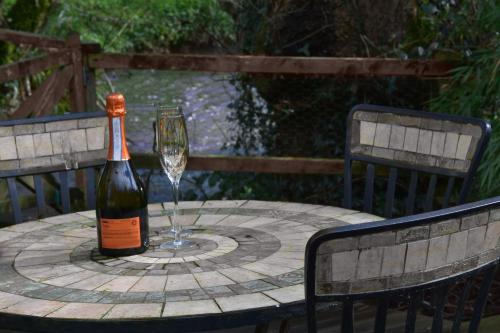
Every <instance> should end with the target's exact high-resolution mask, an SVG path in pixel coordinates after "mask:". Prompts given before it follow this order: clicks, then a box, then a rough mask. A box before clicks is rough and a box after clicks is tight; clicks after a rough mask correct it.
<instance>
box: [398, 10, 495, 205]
mask: <svg viewBox="0 0 500 333" xmlns="http://www.w3.org/2000/svg"><path fill="white" fill-rule="evenodd" d="M499 28H500V3H499V2H498V1H496V0H481V1H462V2H460V4H458V2H457V3H456V4H455V1H451V0H450V1H435V2H433V1H421V11H420V15H419V16H418V19H417V21H416V22H415V25H414V27H413V28H412V30H411V32H410V34H409V37H408V41H407V43H406V44H405V47H406V49H407V50H408V51H409V52H410V53H411V52H413V53H415V52H416V53H420V55H422V56H424V57H431V56H432V57H436V58H440V59H446V60H460V61H461V65H460V66H458V67H456V68H455V69H454V70H453V71H452V72H451V80H449V81H447V82H446V83H445V84H443V86H442V87H441V91H440V94H439V95H438V96H437V97H435V98H433V99H431V100H430V101H429V103H428V107H429V109H430V110H431V111H434V112H445V113H454V114H460V115H465V116H472V117H478V118H486V119H489V120H490V122H491V124H492V129H493V135H492V139H491V141H490V143H489V146H488V150H487V152H486V154H485V156H484V158H483V161H482V163H481V166H480V169H479V174H478V178H477V181H476V186H477V188H478V191H476V192H477V193H476V194H477V196H478V197H487V196H492V195H498V194H500V183H499V182H498V178H497V177H498V175H499V174H500V119H499V116H500V113H499V105H500V75H499V66H500V35H499ZM417 45H418V46H417Z"/></svg>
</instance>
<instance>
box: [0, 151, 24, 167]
mask: <svg viewBox="0 0 500 333" xmlns="http://www.w3.org/2000/svg"><path fill="white" fill-rule="evenodd" d="M16 154H17V152H16ZM19 168H20V164H19V161H18V160H10V161H2V160H1V156H0V170H16V169H19Z"/></svg>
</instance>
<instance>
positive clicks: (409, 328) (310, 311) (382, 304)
mask: <svg viewBox="0 0 500 333" xmlns="http://www.w3.org/2000/svg"><path fill="white" fill-rule="evenodd" d="M488 208H500V197H495V198H492V199H487V200H483V201H479V202H475V203H470V204H464V205H461V206H456V207H452V208H446V209H441V210H438V211H433V212H427V213H422V214H418V215H412V216H407V217H402V218H397V219H391V220H383V221H376V222H370V223H364V224H357V225H349V226H343V227H337V228H328V229H324V230H321V231H318V232H317V233H316V234H314V235H313V236H312V237H311V238H310V239H309V241H308V243H307V246H306V253H305V276H304V278H305V296H306V311H307V325H308V332H310V333H315V332H316V309H317V305H320V304H324V303H325V302H327V303H332V302H335V303H340V304H342V326H341V332H342V333H352V332H353V303H354V302H355V301H360V300H369V299H376V300H377V312H376V316H375V326H374V327H375V329H374V332H377V333H378V332H384V331H385V321H386V316H387V311H388V305H389V301H390V300H391V299H394V298H398V299H406V300H409V301H410V302H409V305H408V310H407V319H406V325H405V326H406V327H405V332H406V333H409V332H414V331H415V322H416V315H417V307H418V305H419V303H420V302H421V301H422V299H421V297H422V295H423V293H424V291H426V290H429V289H434V290H436V289H438V288H439V294H440V295H439V296H440V297H438V301H437V303H436V308H435V309H434V318H433V324H432V332H433V333H435V332H441V331H442V323H443V308H444V305H445V296H446V291H447V288H448V287H449V286H451V285H453V284H455V283H456V282H457V281H458V280H461V279H467V278H469V279H468V281H467V284H466V286H465V288H464V289H463V290H462V295H461V297H460V300H459V304H458V310H457V312H456V314H455V318H454V320H453V327H452V332H453V333H458V332H459V330H460V324H461V322H462V318H463V312H464V305H465V301H466V300H467V298H468V296H469V292H470V289H471V284H472V279H471V278H472V277H475V276H477V275H478V274H484V276H483V280H482V283H481V287H480V290H479V293H478V295H477V298H476V300H475V303H474V313H473V316H472V319H471V321H470V324H469V330H468V332H469V333H474V332H477V330H478V328H479V323H480V320H481V317H482V313H483V311H484V307H485V305H486V301H487V296H488V290H489V288H490V286H491V283H492V281H493V279H494V276H495V273H496V270H497V269H498V266H499V263H500V258H497V259H495V260H493V261H490V262H487V263H485V264H483V265H480V266H478V267H476V268H474V269H471V270H469V271H466V272H462V273H458V274H456V275H453V276H450V277H448V278H444V279H438V280H434V281H429V282H425V283H421V284H417V285H413V286H409V287H404V288H398V289H388V290H383V291H375V292H367V293H358V294H341V295H340V294H339V295H317V294H316V257H317V254H318V249H319V247H320V245H321V244H323V243H324V242H326V241H330V240H333V239H340V238H347V237H356V236H361V235H366V234H372V233H375V232H383V231H390V230H397V229H403V228H410V227H416V226H420V225H423V224H427V223H429V222H434V221H443V220H447V219H453V218H456V217H461V216H464V215H467V214H470V213H474V212H478V211H481V210H484V209H488Z"/></svg>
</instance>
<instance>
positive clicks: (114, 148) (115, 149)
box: [108, 116, 130, 161]
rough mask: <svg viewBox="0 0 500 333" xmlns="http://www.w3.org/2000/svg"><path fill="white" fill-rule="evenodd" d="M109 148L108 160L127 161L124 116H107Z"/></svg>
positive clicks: (128, 156) (128, 157)
mask: <svg viewBox="0 0 500 333" xmlns="http://www.w3.org/2000/svg"><path fill="white" fill-rule="evenodd" d="M108 119H109V150H108V161H127V160H129V159H130V155H129V153H128V148H127V140H126V137H125V116H118V117H108Z"/></svg>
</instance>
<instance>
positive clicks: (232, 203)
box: [202, 200, 247, 208]
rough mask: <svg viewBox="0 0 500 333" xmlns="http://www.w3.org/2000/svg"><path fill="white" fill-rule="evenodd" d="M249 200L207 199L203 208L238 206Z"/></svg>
mask: <svg viewBox="0 0 500 333" xmlns="http://www.w3.org/2000/svg"><path fill="white" fill-rule="evenodd" d="M246 202H247V200H209V201H205V202H204V203H203V205H202V208H238V207H240V206H241V205H243V204H244V203H246Z"/></svg>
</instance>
